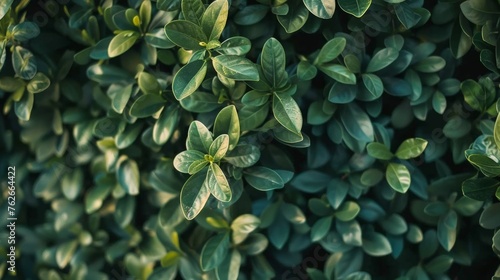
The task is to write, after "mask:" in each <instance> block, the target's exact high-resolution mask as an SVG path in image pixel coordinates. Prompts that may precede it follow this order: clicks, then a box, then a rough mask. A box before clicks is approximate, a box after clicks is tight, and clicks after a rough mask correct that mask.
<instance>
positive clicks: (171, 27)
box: [165, 20, 209, 50]
mask: <svg viewBox="0 0 500 280" xmlns="http://www.w3.org/2000/svg"><path fill="white" fill-rule="evenodd" d="M165 34H167V37H168V39H169V40H170V41H172V42H173V43H174V44H176V45H177V46H180V47H182V48H184V49H186V50H198V49H201V48H203V47H202V46H201V45H200V43H202V42H205V43H207V42H208V41H209V40H208V38H207V36H206V35H205V33H203V30H202V29H201V27H199V26H198V25H196V24H194V23H192V22H191V21H187V20H174V21H172V22H170V23H169V24H167V25H165Z"/></svg>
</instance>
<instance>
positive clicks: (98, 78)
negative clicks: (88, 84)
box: [87, 64, 132, 86]
mask: <svg viewBox="0 0 500 280" xmlns="http://www.w3.org/2000/svg"><path fill="white" fill-rule="evenodd" d="M87 77H88V78H89V79H90V80H92V81H95V82H98V83H99V84H100V85H102V86H105V85H110V84H113V83H122V82H124V81H130V79H131V78H132V76H131V75H130V74H129V73H128V72H127V71H125V70H124V69H122V68H119V67H116V66H113V65H107V64H103V65H100V64H94V65H92V66H90V67H89V68H87Z"/></svg>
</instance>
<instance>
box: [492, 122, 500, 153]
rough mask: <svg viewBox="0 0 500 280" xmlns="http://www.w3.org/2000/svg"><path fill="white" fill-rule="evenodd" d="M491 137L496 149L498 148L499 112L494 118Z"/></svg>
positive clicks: (499, 131) (499, 134) (499, 135)
mask: <svg viewBox="0 0 500 280" xmlns="http://www.w3.org/2000/svg"><path fill="white" fill-rule="evenodd" d="M493 137H494V139H495V144H496V146H497V148H498V149H500V113H498V115H497V119H496V120H495V126H494V127H493Z"/></svg>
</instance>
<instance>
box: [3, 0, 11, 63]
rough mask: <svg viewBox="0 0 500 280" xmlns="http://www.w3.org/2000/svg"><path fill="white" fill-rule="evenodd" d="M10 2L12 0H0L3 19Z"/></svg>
mask: <svg viewBox="0 0 500 280" xmlns="http://www.w3.org/2000/svg"><path fill="white" fill-rule="evenodd" d="M12 2H14V0H5V1H2V2H0V19H3V17H4V16H5V15H6V14H7V12H8V11H9V10H10V6H11V5H12ZM0 68H2V67H0Z"/></svg>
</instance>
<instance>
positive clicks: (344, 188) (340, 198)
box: [326, 178, 349, 209]
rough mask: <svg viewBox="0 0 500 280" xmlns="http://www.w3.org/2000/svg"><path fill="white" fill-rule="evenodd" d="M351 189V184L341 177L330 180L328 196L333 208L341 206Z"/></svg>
mask: <svg viewBox="0 0 500 280" xmlns="http://www.w3.org/2000/svg"><path fill="white" fill-rule="evenodd" d="M348 191H349V184H348V183H347V182H345V181H342V180H340V179H337V178H335V179H332V180H331V181H330V182H328V186H327V190H326V198H327V200H328V202H329V203H330V205H331V206H332V207H333V209H337V208H339V206H340V205H341V204H342V202H344V199H345V197H346V195H347V192H348Z"/></svg>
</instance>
